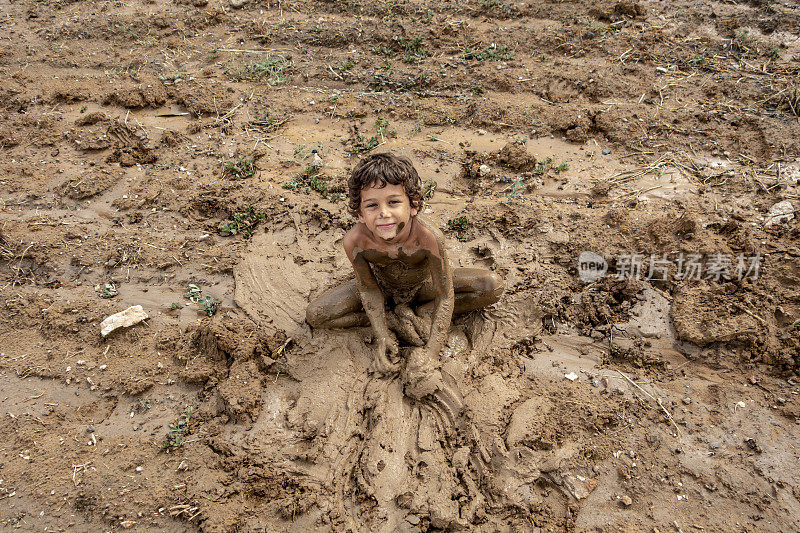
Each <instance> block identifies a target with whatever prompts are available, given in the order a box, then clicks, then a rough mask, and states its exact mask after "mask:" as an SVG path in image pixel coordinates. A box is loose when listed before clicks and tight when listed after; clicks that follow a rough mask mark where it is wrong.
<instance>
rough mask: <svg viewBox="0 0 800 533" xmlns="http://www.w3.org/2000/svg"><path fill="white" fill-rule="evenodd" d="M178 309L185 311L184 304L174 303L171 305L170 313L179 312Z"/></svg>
mask: <svg viewBox="0 0 800 533" xmlns="http://www.w3.org/2000/svg"><path fill="white" fill-rule="evenodd" d="M178 309H183V304H182V303H180V302H172V303H171V304H169V310H170V311H177V310H178Z"/></svg>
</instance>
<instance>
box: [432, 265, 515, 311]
mask: <svg viewBox="0 0 800 533" xmlns="http://www.w3.org/2000/svg"><path fill="white" fill-rule="evenodd" d="M503 290H504V284H503V278H501V277H500V276H499V275H498V274H497V273H495V272H492V271H490V270H486V269H485V268H454V269H453V291H454V292H455V306H454V308H453V313H454V314H456V315H459V314H463V313H468V312H470V311H474V310H476V309H483V308H484V307H488V306H490V305H492V304H494V303H496V302H497V301H498V300H499V299H500V296H502V294H503ZM433 297H434V294H433V288H432V287H431V286H430V285H428V284H426V285H423V286H422V289H421V290H420V291H419V294H418V296H417V300H416V303H417V305H418V307H417V308H416V312H417V315H419V317H420V318H421V319H424V317H426V316H430V315H431V314H432V313H433V306H434V302H433V301H432V300H433Z"/></svg>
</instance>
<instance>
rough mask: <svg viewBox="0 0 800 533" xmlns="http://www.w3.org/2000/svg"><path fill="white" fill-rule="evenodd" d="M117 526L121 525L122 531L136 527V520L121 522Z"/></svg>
mask: <svg viewBox="0 0 800 533" xmlns="http://www.w3.org/2000/svg"><path fill="white" fill-rule="evenodd" d="M119 525H121V526H122V527H123V529H131V528H132V527H133V526H135V525H136V520H123V521H122V522H120V523H119Z"/></svg>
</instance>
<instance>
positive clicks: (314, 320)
mask: <svg viewBox="0 0 800 533" xmlns="http://www.w3.org/2000/svg"><path fill="white" fill-rule="evenodd" d="M324 314H325V313H324V311H323V309H322V306H321V305H318V304H317V303H316V302H312V303H311V304H310V305H309V306H308V309H306V322H308V325H309V326H311V327H312V328H319V327H321V326H322V324H323V323H324V322H325V316H324Z"/></svg>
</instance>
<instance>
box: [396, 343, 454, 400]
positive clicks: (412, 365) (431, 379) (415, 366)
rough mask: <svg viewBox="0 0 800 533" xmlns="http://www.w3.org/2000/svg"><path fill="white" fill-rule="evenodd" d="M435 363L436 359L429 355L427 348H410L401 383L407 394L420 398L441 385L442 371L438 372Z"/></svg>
mask: <svg viewBox="0 0 800 533" xmlns="http://www.w3.org/2000/svg"><path fill="white" fill-rule="evenodd" d="M437 363H438V361H437V360H435V359H434V358H433V357H431V354H430V353H429V352H428V349H427V348H414V349H413V350H411V353H410V354H409V355H408V358H407V360H406V368H405V372H404V375H403V383H404V384H405V391H406V394H407V395H408V396H410V397H412V398H414V399H417V400H421V399H422V398H424V397H425V396H428V395H432V394H433V393H434V392H436V391H437V390H439V389H441V388H442V387H443V385H444V383H443V382H442V373H441V372H439V369H438V364H437Z"/></svg>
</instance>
